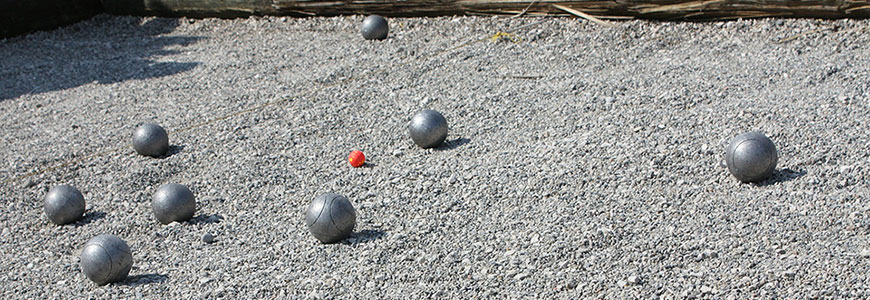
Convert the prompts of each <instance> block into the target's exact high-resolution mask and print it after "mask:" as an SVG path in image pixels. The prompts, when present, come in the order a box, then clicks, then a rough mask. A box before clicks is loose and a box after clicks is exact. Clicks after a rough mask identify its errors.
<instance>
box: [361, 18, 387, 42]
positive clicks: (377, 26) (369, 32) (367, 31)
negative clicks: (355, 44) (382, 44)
mask: <svg viewBox="0 0 870 300" xmlns="http://www.w3.org/2000/svg"><path fill="white" fill-rule="evenodd" d="M360 32H362V36H363V38H365V39H367V40H383V39H385V38H387V33H389V32H390V26H389V25H387V19H384V17H381V16H378V15H371V16H368V17H366V19H365V20H363V23H362V29H361V30H360Z"/></svg>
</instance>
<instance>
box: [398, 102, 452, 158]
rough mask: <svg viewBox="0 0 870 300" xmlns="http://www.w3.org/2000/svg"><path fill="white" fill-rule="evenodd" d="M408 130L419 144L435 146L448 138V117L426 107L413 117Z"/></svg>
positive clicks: (429, 146) (423, 146)
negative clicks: (445, 117)
mask: <svg viewBox="0 0 870 300" xmlns="http://www.w3.org/2000/svg"><path fill="white" fill-rule="evenodd" d="M408 132H409V133H410V134H411V139H412V140H414V143H415V144H417V146H420V147H421V148H424V149H426V148H435V147H438V146H440V145H441V144H442V143H444V140H445V139H447V119H444V116H443V115H441V113H439V112H437V111H434V110H431V109H426V110H423V111H421V112H418V113H417V114H416V115H414V117H413V118H411V122H410V123H409V124H408Z"/></svg>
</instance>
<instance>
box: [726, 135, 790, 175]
mask: <svg viewBox="0 0 870 300" xmlns="http://www.w3.org/2000/svg"><path fill="white" fill-rule="evenodd" d="M778 159H779V157H778V155H777V153H776V146H775V145H774V144H773V141H771V140H770V139H769V138H768V137H767V136H765V135H763V134H761V133H759V132H748V133H744V134H740V135H738V136H736V137H735V138H734V139H732V140H731V143H729V144H728V148H726V149H725V163H726V164H727V165H728V171H729V172H730V173H731V175H733V176H734V177H735V178H737V180H740V181H742V182H757V181H762V180H765V179H767V178H768V177H770V175H771V174H772V173H773V171H774V170H775V169H776V163H777V160H778Z"/></svg>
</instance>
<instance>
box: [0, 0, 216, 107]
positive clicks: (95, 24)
mask: <svg viewBox="0 0 870 300" xmlns="http://www.w3.org/2000/svg"><path fill="white" fill-rule="evenodd" d="M142 20H143V19H141V18H133V17H111V16H107V15H99V16H96V17H94V18H93V19H91V20H88V21H84V22H81V23H78V24H75V25H72V26H69V27H67V28H62V29H59V30H56V31H51V32H47V33H40V34H38V35H30V36H24V37H20V38H14V39H10V40H7V41H5V42H3V43H0V78H2V80H0V101H3V100H6V99H11V98H16V97H19V96H21V95H26V94H39V93H45V92H51V91H57V90H64V89H69V88H75V87H78V86H82V85H86V84H90V83H99V84H111V83H118V82H123V81H127V80H134V79H149V78H156V77H162V76H167V75H172V74H177V73H181V72H185V71H188V70H191V69H193V68H194V67H196V66H197V65H199V63H194V62H161V61H157V59H159V58H160V57H161V56H166V55H171V54H174V53H177V52H178V51H177V50H168V49H167V48H169V47H174V46H186V45H189V44H192V43H194V42H196V41H198V40H200V39H203V37H196V36H164V34H167V33H171V32H172V31H173V30H174V29H175V28H176V27H178V25H179V22H181V21H180V20H179V19H167V18H157V19H151V20H148V21H146V22H144V23H142Z"/></svg>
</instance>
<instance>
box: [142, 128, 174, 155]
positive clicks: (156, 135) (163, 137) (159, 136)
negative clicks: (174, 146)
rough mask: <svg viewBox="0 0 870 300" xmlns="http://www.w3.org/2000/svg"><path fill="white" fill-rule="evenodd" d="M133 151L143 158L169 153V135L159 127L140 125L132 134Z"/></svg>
mask: <svg viewBox="0 0 870 300" xmlns="http://www.w3.org/2000/svg"><path fill="white" fill-rule="evenodd" d="M133 149H136V152H138V153H139V154H141V155H145V156H151V157H160V156H163V155H164V154H166V152H167V151H169V135H168V134H166V130H165V129H163V127H160V125H157V124H152V123H146V124H142V126H139V127H138V128H136V131H135V132H133Z"/></svg>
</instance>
